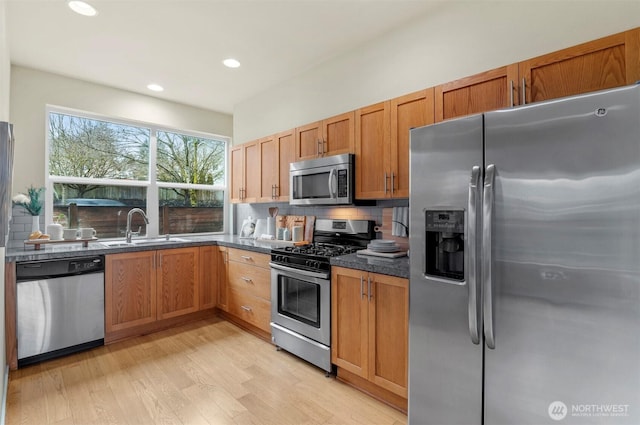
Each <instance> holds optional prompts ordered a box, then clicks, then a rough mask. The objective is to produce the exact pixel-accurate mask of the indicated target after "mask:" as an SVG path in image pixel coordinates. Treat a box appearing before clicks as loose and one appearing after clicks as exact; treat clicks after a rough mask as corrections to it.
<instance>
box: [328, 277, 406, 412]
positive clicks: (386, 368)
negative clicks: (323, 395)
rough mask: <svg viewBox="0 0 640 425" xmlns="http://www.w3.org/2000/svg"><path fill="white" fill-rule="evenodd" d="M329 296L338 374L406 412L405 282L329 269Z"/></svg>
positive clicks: (332, 357) (333, 347) (400, 279)
mask: <svg viewBox="0 0 640 425" xmlns="http://www.w3.org/2000/svg"><path fill="white" fill-rule="evenodd" d="M331 300H332V306H331V307H332V310H331V326H332V329H331V361H332V363H334V364H335V365H336V366H338V377H339V378H342V379H344V380H346V381H349V382H351V383H352V384H354V385H355V386H358V387H362V388H363V389H364V390H365V391H367V392H369V393H372V394H373V395H376V396H378V397H379V398H382V399H384V400H386V401H387V402H389V403H391V404H393V405H395V406H396V407H399V408H400V409H402V410H406V399H407V372H408V345H409V336H408V335H409V281H408V280H407V279H402V278H398V277H393V276H387V275H381V274H376V273H369V272H365V271H360V270H353V269H347V268H342V267H332V272H331Z"/></svg>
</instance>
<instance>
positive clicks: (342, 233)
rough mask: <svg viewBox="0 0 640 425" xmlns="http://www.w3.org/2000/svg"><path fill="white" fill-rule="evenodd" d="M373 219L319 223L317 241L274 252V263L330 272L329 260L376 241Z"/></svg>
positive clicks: (315, 235) (318, 221)
mask: <svg viewBox="0 0 640 425" xmlns="http://www.w3.org/2000/svg"><path fill="white" fill-rule="evenodd" d="M374 225H375V222H373V221H371V220H335V219H334V220H324V219H319V220H316V228H315V229H314V232H313V237H314V239H315V240H317V242H315V243H312V244H309V245H302V246H287V247H283V248H274V249H272V250H271V262H272V263H274V264H279V265H281V266H288V267H291V268H296V269H303V270H311V271H330V270H331V266H330V263H329V259H330V258H331V257H336V256H339V255H346V254H351V253H354V252H356V251H358V250H360V249H364V248H366V246H367V244H368V243H369V242H370V241H371V239H373V238H375V233H374V231H373V227H374Z"/></svg>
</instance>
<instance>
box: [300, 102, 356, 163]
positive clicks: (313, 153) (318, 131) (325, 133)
mask: <svg viewBox="0 0 640 425" xmlns="http://www.w3.org/2000/svg"><path fill="white" fill-rule="evenodd" d="M354 119H355V116H354V111H351V112H346V113H344V114H340V115H336V116H334V117H331V118H327V119H325V120H322V121H318V122H314V123H311V124H307V125H305V126H302V127H298V128H296V138H295V143H296V160H305V159H312V158H318V157H321V156H326V155H339V154H343V153H351V152H353V147H354Z"/></svg>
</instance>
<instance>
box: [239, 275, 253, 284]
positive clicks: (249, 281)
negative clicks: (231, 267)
mask: <svg viewBox="0 0 640 425" xmlns="http://www.w3.org/2000/svg"><path fill="white" fill-rule="evenodd" d="M240 279H242V280H244V281H245V282H247V283H253V280H251V278H250V277H244V276H242V277H241V278H240Z"/></svg>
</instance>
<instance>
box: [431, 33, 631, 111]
mask: <svg viewBox="0 0 640 425" xmlns="http://www.w3.org/2000/svg"><path fill="white" fill-rule="evenodd" d="M638 80H640V28H636V29H633V30H629V31H625V32H622V33H618V34H614V35H611V36H608V37H604V38H600V39H597V40H593V41H589V42H587V43H583V44H579V45H577V46H573V47H569V48H567V49H563V50H559V51H556V52H553V53H548V54H545V55H542V56H538V57H536V58H533V59H529V60H526V61H523V62H519V63H515V64H511V65H507V66H503V67H501V68H496V69H493V70H491V71H486V72H482V73H480V74H476V75H472V76H470V77H465V78H461V79H459V80H456V81H451V82H449V83H446V84H442V85H440V86H437V87H436V112H435V114H436V121H443V120H446V119H451V118H456V117H460V116H463V115H470V114H476V113H481V112H487V111H492V110H495V109H500V108H505V107H509V106H515V105H524V104H527V103H532V102H540V101H543V100H550V99H556V98H559V97H565V96H572V95H577V94H582V93H588V92H592V91H597V90H604V89H610V88H614V87H620V86H624V85H627V84H633V83H635V82H636V81H638Z"/></svg>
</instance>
